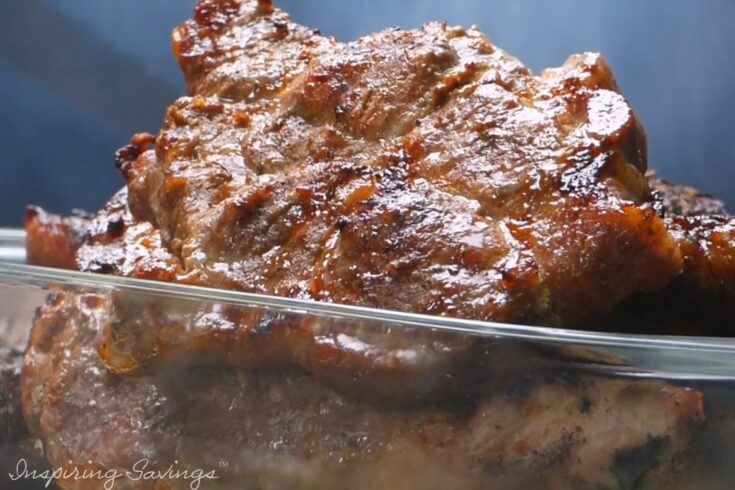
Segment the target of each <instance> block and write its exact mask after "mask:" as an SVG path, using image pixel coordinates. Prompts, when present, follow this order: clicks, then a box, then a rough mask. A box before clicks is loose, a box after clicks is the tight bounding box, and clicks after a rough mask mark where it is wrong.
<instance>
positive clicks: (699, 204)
mask: <svg viewBox="0 0 735 490" xmlns="http://www.w3.org/2000/svg"><path fill="white" fill-rule="evenodd" d="M649 182H650V184H651V188H652V189H653V190H654V191H655V192H656V194H657V196H658V198H659V199H660V202H661V204H662V212H663V213H664V215H665V221H666V225H667V227H668V228H669V231H670V233H671V235H672V237H673V238H674V239H675V240H676V241H677V242H678V243H679V247H680V249H681V251H682V255H683V257H684V271H683V273H682V274H681V275H680V276H678V277H677V278H676V279H675V280H674V281H673V282H672V283H671V284H670V285H669V286H667V287H666V288H665V289H664V290H662V291H660V292H656V293H653V294H639V295H635V296H634V297H632V298H630V299H628V300H626V301H625V302H623V303H622V304H621V305H619V306H618V307H617V308H616V309H615V311H614V312H613V313H612V314H611V315H609V317H608V318H606V319H605V320H603V321H602V324H603V326H604V328H606V329H609V330H615V331H627V332H637V333H655V334H686V335H700V336H702V335H710V336H732V335H733V316H734V315H735V218H733V217H732V216H730V215H728V214H727V211H726V210H725V206H724V205H723V204H722V203H721V202H720V201H718V200H716V199H714V198H712V197H710V196H705V195H702V194H699V193H698V192H697V191H696V190H695V189H692V188H691V187H686V186H681V185H675V184H671V183H669V182H666V181H664V180H661V179H658V178H655V177H651V178H650V179H649Z"/></svg>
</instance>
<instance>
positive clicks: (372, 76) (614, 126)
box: [80, 1, 682, 391]
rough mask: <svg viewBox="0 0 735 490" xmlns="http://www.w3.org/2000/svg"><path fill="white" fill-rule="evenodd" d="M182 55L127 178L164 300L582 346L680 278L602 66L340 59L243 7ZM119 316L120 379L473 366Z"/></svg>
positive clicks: (278, 15)
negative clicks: (318, 312)
mask: <svg viewBox="0 0 735 490" xmlns="http://www.w3.org/2000/svg"><path fill="white" fill-rule="evenodd" d="M174 51H175V53H176V54H177V56H178V59H179V62H180V64H181V66H182V69H183V71H184V73H185V76H186V78H187V84H188V87H189V90H190V92H191V96H189V97H184V98H182V99H180V100H178V101H177V102H175V103H174V104H173V105H172V106H171V107H170V108H169V110H168V112H167V114H166V117H165V120H164V124H163V128H162V130H161V132H160V134H159V135H158V137H157V138H156V140H155V149H147V148H148V145H150V144H152V143H153V141H152V139H151V138H147V139H146V138H140V137H136V139H135V141H133V142H132V143H131V146H129V147H127V148H126V149H124V151H123V152H121V153H120V155H119V157H120V158H119V160H118V163H119V166H120V168H121V170H122V171H123V174H124V175H125V177H126V179H127V180H128V192H129V207H130V210H131V213H132V215H133V217H134V218H135V219H136V220H138V221H140V222H148V223H150V224H151V225H152V226H153V228H155V229H156V230H157V231H158V233H159V234H160V236H161V240H162V242H161V243H162V247H163V248H164V249H165V250H166V251H168V252H170V253H171V254H172V256H173V257H174V258H175V259H176V260H177V262H178V264H179V266H180V268H181V270H180V272H179V273H177V275H176V277H175V280H176V281H180V282H185V283H189V284H198V285H206V286H213V287H218V288H227V289H237V290H241V291H247V292H254V293H262V294H270V295H280V296H288V297H296V298H306V299H313V300H317V301H325V302H335V303H345V304H350V305H357V306H367V307H374V308H385V309H392V310H399V311H409V312H415V313H430V314H435V315H444V316H453V317H462V318H472V319H478V320H494V321H503V322H516V323H526V324H544V325H553V326H578V325H584V324H585V323H584V322H585V320H588V319H590V318H595V317H598V316H599V315H600V314H602V313H603V312H606V311H608V310H609V309H611V308H612V307H613V306H615V305H616V304H617V303H619V302H620V301H621V300H622V299H624V298H626V297H628V296H630V295H631V294H633V293H635V292H639V291H654V290H658V289H660V288H662V287H664V286H665V285H666V284H668V283H669V282H670V281H671V280H672V279H673V278H674V277H675V276H676V275H677V274H679V272H680V271H681V268H682V261H681V255H680V252H679V248H678V246H677V244H676V243H675V241H674V240H673V239H672V238H671V236H670V235H669V233H668V232H667V230H666V227H665V224H664V221H663V220H662V219H661V218H660V217H659V216H658V215H657V213H656V210H655V209H654V206H653V201H651V202H648V197H649V192H648V188H647V185H646V181H645V178H644V176H643V172H644V171H645V169H646V151H645V136H644V134H643V130H642V129H641V126H640V124H639V123H638V120H637V119H636V117H635V115H634V114H633V112H632V110H631V109H630V107H629V106H628V105H627V103H626V102H625V100H624V99H623V98H622V96H621V95H620V94H619V93H618V90H617V86H616V85H615V82H614V80H613V78H612V74H611V72H610V69H609V67H608V66H607V65H606V63H605V62H604V60H602V58H601V57H599V56H598V55H592V54H587V55H579V56H574V57H572V58H570V59H569V61H567V63H566V64H565V65H564V66H563V67H561V68H559V69H555V70H547V71H546V72H544V74H543V75H542V76H540V77H535V76H533V75H532V74H531V72H530V71H529V70H528V69H527V68H525V67H524V66H523V65H521V64H520V63H519V62H518V61H517V60H515V59H514V58H512V57H510V56H509V55H507V54H506V53H504V52H503V51H501V50H499V49H498V48H496V47H495V46H493V45H492V44H491V43H490V41H488V40H487V38H486V37H485V36H484V35H482V34H481V33H480V32H478V31H477V30H474V29H469V30H466V29H462V28H453V27H448V26H446V25H444V24H438V23H433V24H427V25H426V26H424V27H423V28H421V29H418V30H413V31H401V30H389V31H386V32H382V33H378V34H375V35H373V36H368V37H366V38H363V39H360V40H358V41H355V42H352V43H347V44H343V43H338V42H336V41H334V40H332V39H328V38H324V37H322V36H320V35H318V34H317V33H315V32H313V31H311V30H309V29H305V28H303V27H301V26H298V25H296V24H294V23H292V22H291V21H290V20H289V19H288V17H287V16H286V14H284V13H283V12H281V11H279V10H278V9H275V8H272V7H271V6H270V5H269V4H268V3H267V2H254V1H243V2H211V1H204V2H201V3H200V4H199V6H198V7H197V11H196V14H195V18H194V20H192V21H189V22H187V23H185V24H184V25H183V26H181V27H180V28H178V29H177V30H176V31H175V33H174ZM123 235H124V231H123ZM123 240H124V238H123ZM85 247H86V245H85ZM80 254H82V255H90V254H91V255H93V254H94V252H89V251H87V250H86V249H84V248H83V250H82V251H81V252H80ZM101 267H102V269H105V268H107V269H109V270H111V271H115V270H116V269H115V268H114V267H111V266H105V265H102V266H101ZM115 308H116V309H117V310H118V312H119V314H118V315H117V317H116V318H117V320H116V321H114V322H111V324H110V328H109V329H108V334H107V336H106V339H105V344H104V348H103V349H102V351H101V353H102V356H103V358H104V359H105V361H106V362H107V364H108V365H109V366H110V367H111V368H113V369H114V370H116V371H118V372H121V373H122V372H125V373H137V374H143V373H146V372H148V371H151V370H155V369H158V368H160V367H161V366H165V365H166V364H167V363H168V362H181V361H182V360H184V361H190V362H210V361H211V359H218V360H220V361H221V362H227V363H232V364H234V365H245V366H248V367H254V365H261V364H262V365H269V364H273V363H274V362H275V363H282V362H283V360H284V359H285V360H286V361H288V362H292V360H294V359H296V361H295V363H297V364H299V365H301V366H303V367H306V368H307V369H309V370H311V371H312V372H313V371H314V370H315V369H317V368H321V369H323V370H324V371H325V372H327V373H330V374H332V373H335V372H338V371H339V370H340V369H344V370H345V372H346V373H351V372H353V371H357V372H359V373H360V376H359V377H360V378H361V379H362V378H364V379H365V380H366V384H369V385H371V386H377V385H378V383H372V381H373V380H374V379H375V378H372V377H371V376H370V375H371V374H375V373H378V372H381V371H382V372H387V371H390V370H393V371H394V372H395V373H401V372H404V373H409V374H408V375H407V379H410V378H411V376H414V375H416V376H421V374H422V373H423V372H424V371H423V370H424V368H426V369H431V368H432V366H441V367H442V369H444V368H445V367H446V366H448V365H455V364H458V365H462V363H463V361H462V359H464V358H466V356H467V355H469V356H470V357H471V356H472V353H473V352H474V349H476V347H475V345H474V344H473V345H460V346H454V345H452V346H447V345H444V344H443V343H442V342H441V341H439V342H438V343H436V344H435V343H434V342H435V341H436V340H437V339H436V338H435V337H434V336H431V335H430V336H428V337H427V338H426V339H425V340H424V339H422V338H406V341H405V342H403V345H408V344H410V345H413V346H415V348H416V349H419V350H425V351H427V350H428V354H429V355H428V356H418V357H416V359H418V361H417V362H414V361H413V359H414V357H409V358H401V359H399V358H397V357H396V356H392V355H387V356H385V355H382V353H383V352H400V350H401V349H403V345H395V346H390V345H389V344H390V343H391V342H396V341H395V340H387V339H388V338H390V339H395V338H400V334H395V333H394V334H393V335H391V336H390V337H387V336H385V335H377V336H375V335H373V334H372V333H371V332H370V331H368V330H367V329H358V331H357V332H354V333H345V336H346V338H348V339H349V342H345V343H340V342H338V341H334V340H333V339H332V338H331V337H334V336H333V335H331V334H329V335H324V334H323V330H321V329H320V328H319V326H318V325H313V324H308V322H306V323H302V324H300V325H295V326H294V325H287V326H285V327H283V326H281V325H279V322H278V321H268V322H263V321H262V319H261V318H260V317H258V318H255V319H253V320H251V321H247V320H244V321H235V322H232V321H228V322H224V323H223V322H220V321H219V320H217V321H213V322H207V321H201V322H196V323H194V324H187V325H181V324H180V323H181V322H179V325H178V326H177V325H176V322H172V321H168V322H159V321H151V322H145V321H142V320H140V319H139V320H132V318H131V315H130V314H129V313H130V312H131V311H136V312H140V311H141V308H140V305H137V304H128V305H125V304H124V301H122V302H118V303H116V305H115ZM140 316H141V317H145V315H140ZM149 318H150V319H152V320H153V319H155V318H156V316H155V315H151V316H149ZM232 323H234V324H235V327H234V328H230V325H231V324H232ZM164 325H165V326H164ZM256 327H257V328H256ZM256 331H257V336H255V335H253V332H256ZM255 337H257V349H253V348H251V347H252V345H253V343H252V342H251V339H253V338H255ZM323 337H326V338H328V339H329V340H328V342H321V341H320V339H322V338H323ZM243 339H247V340H243ZM353 340H355V341H353ZM400 343H401V342H399V344H400ZM355 345H361V346H365V347H364V348H359V349H355V348H353V347H354V346H355ZM233 346H235V347H234V348H233ZM435 346H436V347H437V348H435ZM480 350H481V351H483V350H484V347H480ZM371 353H377V355H373V354H371ZM304 356H306V358H304ZM371 356H372V357H371ZM261 359H262V360H261ZM386 359H388V360H387V361H385V362H384V363H383V364H379V363H377V362H376V361H377V360H380V361H384V360H386ZM406 359H408V360H406ZM456 359H460V360H459V361H456ZM347 377H353V376H350V375H348V376H347ZM421 384H423V383H421ZM430 391H431V390H430Z"/></svg>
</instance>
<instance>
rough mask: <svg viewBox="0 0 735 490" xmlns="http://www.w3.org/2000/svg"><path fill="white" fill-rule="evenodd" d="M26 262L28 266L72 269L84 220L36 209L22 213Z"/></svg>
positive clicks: (84, 218) (81, 238)
mask: <svg viewBox="0 0 735 490" xmlns="http://www.w3.org/2000/svg"><path fill="white" fill-rule="evenodd" d="M25 218H26V219H25V221H26V223H25V224H26V234H27V238H26V261H27V262H28V263H29V264H32V265H41V266H46V267H58V268H61V269H76V268H77V263H76V253H77V250H78V249H79V246H80V245H81V244H82V241H83V240H84V233H85V231H86V228H87V225H88V219H89V218H88V216H86V215H82V214H79V215H77V216H71V217H61V216H57V215H55V214H51V213H47V212H46V211H44V210H43V209H41V208H38V207H29V208H28V209H27V210H26V217H25Z"/></svg>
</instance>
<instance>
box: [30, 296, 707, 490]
mask: <svg viewBox="0 0 735 490" xmlns="http://www.w3.org/2000/svg"><path fill="white" fill-rule="evenodd" d="M108 301H109V299H105V298H100V297H96V296H93V295H84V294H74V295H71V294H69V295H64V294H60V295H58V296H57V297H56V298H55V299H54V300H53V301H52V303H51V304H49V305H48V307H47V308H46V309H44V311H43V313H42V314H41V316H40V317H39V319H38V321H37V323H36V324H35V326H34V328H33V332H32V338H31V342H30V348H29V351H28V353H27V355H26V359H25V366H24V371H23V403H24V409H25V414H26V417H27V420H28V422H29V425H30V427H31V430H32V431H33V433H34V434H36V435H37V436H39V437H41V438H42V439H43V441H44V447H45V449H46V454H47V456H48V458H49V460H50V461H51V463H52V464H53V465H54V466H57V465H58V466H60V467H63V468H71V467H74V466H76V467H78V468H79V469H80V470H82V469H85V468H86V469H101V470H104V471H108V470H110V469H118V470H120V472H121V473H122V472H123V471H124V470H126V469H129V468H130V467H131V466H132V465H134V464H135V463H136V462H137V461H138V460H140V459H147V460H149V461H150V466H149V469H152V470H156V469H165V468H167V467H168V466H169V465H174V464H176V465H177V468H180V469H185V468H191V469H193V468H201V469H203V470H205V471H206V472H209V471H212V470H214V471H215V473H216V475H217V476H218V477H219V478H220V479H219V480H217V481H216V482H215V483H216V484H217V486H216V487H217V488H238V489H242V488H295V487H303V488H335V489H336V488H356V489H363V488H364V489H377V488H386V487H389V488H397V489H399V488H468V489H479V488H488V487H493V488H509V489H512V488H519V489H520V488H539V489H542V488H634V487H635V488H639V487H638V486H637V485H644V484H647V485H653V486H658V487H661V488H665V486H664V485H665V482H666V481H667V478H672V477H673V475H675V473H674V472H673V469H674V467H677V468H681V467H682V464H683V462H684V460H683V459H682V456H683V454H684V451H685V449H686V448H687V447H688V444H689V441H690V438H691V436H692V433H693V430H694V428H695V427H696V426H698V424H700V423H701V421H702V418H703V412H702V410H703V408H702V398H701V395H700V394H699V393H698V392H696V391H692V390H689V389H686V388H678V387H674V386H671V385H667V384H665V383H661V382H657V381H650V382H647V381H640V382H636V383H634V384H631V383H630V382H629V381H626V380H606V379H599V378H592V377H586V376H583V377H579V376H574V375H569V376H566V377H565V376H563V375H561V374H559V375H554V374H553V373H551V372H548V371H547V372H546V373H545V374H543V375H541V374H534V373H533V372H529V373H527V376H525V377H523V379H522V380H521V381H519V382H516V383H513V384H510V385H508V386H506V387H505V389H504V390H498V391H497V392H496V393H495V394H485V395H482V396H480V397H478V398H476V399H473V400H467V401H464V402H462V403H461V404H453V403H452V404H448V405H444V404H441V405H424V406H422V407H415V408H411V409H392V408H390V407H386V406H382V405H380V404H377V405H376V404H366V403H361V402H357V401H354V400H352V399H351V398H345V397H341V396H339V395H336V394H335V393H334V392H332V391H330V390H329V389H326V388H325V387H324V386H323V385H322V384H321V383H318V382H315V380H314V379H313V378H312V376H311V375H309V374H308V373H306V372H304V371H298V370H293V369H285V370H272V369H271V370H251V371H233V370H229V369H226V368H209V369H197V370H190V371H186V372H182V371H174V372H169V373H167V372H162V373H159V375H157V376H155V377H152V378H143V379H130V378H119V377H118V376H116V375H114V374H112V373H110V372H109V371H108V370H106V369H105V368H104V366H103V364H102V363H101V361H100V360H99V358H98V356H97V353H96V349H97V344H98V342H99V340H100V335H101V329H102V326H103V325H104V324H105V322H107V321H108V318H107V309H108V308H109V304H108ZM515 362H516V363H524V362H525V361H524V359H522V358H519V359H516V361H515ZM205 420H206V423H203V421H205ZM531 420H532V421H533V423H529V421H531ZM175 461H176V463H175ZM221 461H223V462H226V463H227V464H226V467H225V465H223V464H220V462H221ZM60 483H61V485H62V486H63V487H64V488H67V489H74V488H97V486H99V483H98V482H95V481H92V482H79V481H72V480H69V481H61V482H60ZM83 483H86V484H87V485H88V486H86V487H85V486H83ZM121 483H122V481H118V484H121ZM131 483H134V486H133V487H132V488H152V487H153V485H154V483H155V482H153V481H150V480H149V481H139V482H131ZM159 483H160V482H159ZM168 483H169V484H170V485H171V488H185V487H186V486H187V485H188V482H187V481H186V480H182V479H179V480H174V481H169V482H168ZM205 483H207V482H206V481H205ZM210 483H211V482H210ZM146 485H147V486H146ZM126 488H127V487H126ZM156 488H157V487H156ZM167 488H168V487H167Z"/></svg>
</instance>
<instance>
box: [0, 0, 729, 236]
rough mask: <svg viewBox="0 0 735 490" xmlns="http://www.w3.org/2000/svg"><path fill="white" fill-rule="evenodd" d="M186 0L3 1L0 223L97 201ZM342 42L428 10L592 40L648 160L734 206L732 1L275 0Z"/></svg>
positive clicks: (166, 98) (548, 41) (157, 93)
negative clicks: (641, 132)
mask: <svg viewBox="0 0 735 490" xmlns="http://www.w3.org/2000/svg"><path fill="white" fill-rule="evenodd" d="M193 3H194V1H193V0H124V1H108V0H104V1H101V0H2V1H0V18H2V19H3V29H1V30H0V94H1V95H2V99H1V100H2V102H0V148H2V153H1V156H0V169H1V170H2V171H1V172H0V226H10V225H13V226H15V225H20V224H21V218H22V210H23V207H24V205H25V204H26V203H37V204H41V205H43V206H45V207H47V208H49V209H51V210H54V211H58V212H68V211H69V210H70V209H71V208H73V207H82V208H87V209H96V208H98V207H99V206H100V205H101V204H102V203H103V202H104V201H105V199H106V198H107V197H108V196H109V195H111V194H112V193H113V192H114V191H115V190H116V189H117V188H118V187H120V186H121V185H122V179H121V178H120V176H119V175H117V171H116V170H115V169H114V167H113V163H112V162H113V154H114V151H115V150H116V149H117V148H118V147H120V146H122V145H123V144H125V143H126V142H127V140H128V138H129V137H130V135H131V134H133V133H135V132H139V131H150V132H155V131H156V130H157V128H158V127H159V125H160V120H161V117H162V114H163V111H164V109H165V107H166V106H167V105H168V104H169V103H170V102H171V101H172V100H174V99H175V98H176V97H177V96H178V95H180V94H182V93H183V86H182V82H181V76H180V74H179V72H178V68H177V66H176V64H175V62H174V61H173V58H172V56H171V53H170V41H169V32H170V30H171V28H172V27H173V26H175V25H176V24H177V23H179V22H181V21H182V20H184V19H185V18H187V17H189V16H190V14H191V11H192V7H193ZM277 3H278V5H280V6H282V7H284V8H286V9H288V10H289V11H290V12H291V13H292V15H293V17H294V18H295V19H296V20H297V21H299V22H302V23H305V24H308V25H310V26H313V27H317V28H320V29H321V30H322V31H323V32H324V33H327V34H332V35H335V36H337V37H338V38H340V39H342V40H351V39H354V38H356V37H358V36H360V35H363V34H367V33H369V32H372V31H375V30H380V29H383V28H385V27H387V26H392V25H400V26H402V27H415V26H418V25H420V24H421V23H423V22H424V21H427V20H435V19H438V20H447V21H449V22H450V23H453V24H463V25H470V24H477V25H479V26H480V27H481V28H482V29H483V30H484V31H485V32H487V33H488V35H489V36H490V38H491V39H492V40H493V41H494V42H495V43H496V44H497V45H499V46H500V47H502V48H504V49H506V50H507V51H509V52H511V53H513V54H514V55H516V56H518V57H519V58H521V60H523V61H524V62H525V63H526V64H528V65H529V66H531V67H532V68H533V69H534V70H537V71H538V70H540V69H541V68H543V67H546V66H553V65H558V64H560V63H562V62H563V61H564V59H565V58H566V57H567V56H568V55H569V54H571V53H573V52H579V51H601V52H603V53H604V54H605V55H606V57H607V58H608V60H609V61H610V63H611V64H612V66H613V68H614V70H615V73H616V76H617V78H618V81H619V83H620V85H621V87H622V89H623V91H624V93H625V95H626V96H627V97H628V99H629V100H630V101H631V103H632V104H633V106H634V107H635V108H636V110H637V112H638V113H639V115H640V116H641V118H642V119H643V122H644V124H645V125H646V128H647V129H648V134H649V143H650V145H649V146H650V161H651V165H652V166H653V167H655V168H656V169H658V170H659V173H660V174H661V175H663V176H665V177H668V178H670V179H674V180H678V181H683V182H687V183H690V184H692V185H695V186H697V187H699V188H700V189H702V190H704V191H707V192H711V193H713V194H716V195H718V196H720V197H721V198H723V199H725V200H727V201H728V203H729V205H730V208H731V209H735V189H734V186H733V184H734V183H735V138H734V137H733V135H732V133H733V130H734V129H735V63H733V62H732V59H733V51H734V49H733V48H735V27H734V26H735V1H732V0H665V1H664V0H647V1H642V0H594V1H590V0H557V1H553V2H551V1H547V0H455V1H447V0H416V1H410V0H403V1H398V0H311V1H309V0H281V1H280V2H277Z"/></svg>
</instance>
